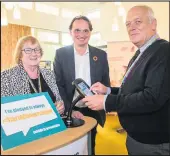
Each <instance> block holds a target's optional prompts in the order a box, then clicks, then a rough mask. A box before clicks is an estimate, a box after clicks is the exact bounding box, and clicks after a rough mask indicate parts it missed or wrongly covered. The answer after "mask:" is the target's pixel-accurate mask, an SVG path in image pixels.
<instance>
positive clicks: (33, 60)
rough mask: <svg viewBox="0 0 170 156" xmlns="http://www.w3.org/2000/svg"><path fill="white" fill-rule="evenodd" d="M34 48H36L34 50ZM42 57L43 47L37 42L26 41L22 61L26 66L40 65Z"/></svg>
mask: <svg viewBox="0 0 170 156" xmlns="http://www.w3.org/2000/svg"><path fill="white" fill-rule="evenodd" d="M32 49H34V50H32ZM41 57H42V53H41V49H40V47H39V45H38V44H37V43H35V44H32V43H31V42H30V41H27V42H25V44H24V45H23V47H22V56H21V61H22V63H23V65H26V66H38V65H39V63H40V60H41Z"/></svg>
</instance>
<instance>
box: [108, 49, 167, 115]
mask: <svg viewBox="0 0 170 156" xmlns="http://www.w3.org/2000/svg"><path fill="white" fill-rule="evenodd" d="M161 48H162V51H160V50H159V51H158V53H156V55H155V56H154V57H153V59H152V60H150V63H149V65H148V67H147V70H145V72H146V73H145V74H146V79H145V83H144V89H143V90H141V91H138V92H134V93H129V94H120V95H111V94H110V95H108V96H107V99H106V104H105V107H106V111H108V112H109V111H117V112H118V113H119V114H144V113H151V112H153V111H157V110H159V109H160V108H161V107H163V105H164V104H167V103H169V102H170V90H169V86H170V63H169V62H170V54H169V51H167V49H168V48H167V49H165V48H163V47H161ZM169 104H170V103H169Z"/></svg>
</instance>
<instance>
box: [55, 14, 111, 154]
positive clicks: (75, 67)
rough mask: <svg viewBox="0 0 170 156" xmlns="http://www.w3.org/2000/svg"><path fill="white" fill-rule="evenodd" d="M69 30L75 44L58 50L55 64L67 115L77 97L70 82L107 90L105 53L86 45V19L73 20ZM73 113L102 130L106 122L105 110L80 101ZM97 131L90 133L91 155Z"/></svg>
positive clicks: (90, 27) (107, 78) (88, 22)
mask: <svg viewBox="0 0 170 156" xmlns="http://www.w3.org/2000/svg"><path fill="white" fill-rule="evenodd" d="M69 29H70V34H71V36H72V39H73V41H74V44H73V45H70V46H66V47H63V48H60V49H58V50H57V51H56V56H55V60H54V72H55V76H56V80H57V85H58V88H59V92H60V95H61V97H62V99H63V101H64V104H65V110H66V111H68V109H69V107H70V106H71V104H72V101H73V99H74V98H76V97H77V95H78V94H77V92H76V91H75V88H74V87H73V86H72V81H74V80H75V79H76V78H82V79H84V80H85V81H86V82H87V84H88V85H89V86H91V85H92V84H94V83H95V82H101V83H103V84H105V85H106V86H110V78H109V67H108V61H107V54H106V52H104V51H103V50H100V49H97V48H95V47H92V46H90V45H88V41H89V39H90V36H91V31H92V29H93V28H92V24H91V22H90V21H89V19H88V18H87V17H85V16H78V17H75V18H74V19H73V20H72V22H71V24H70V26H69ZM74 109H75V110H76V111H78V112H81V113H82V114H83V115H85V116H90V117H93V118H95V119H96V120H97V122H98V123H99V124H100V125H101V126H104V123H105V119H106V115H105V111H104V110H100V111H93V110H91V109H89V108H88V107H87V106H86V105H84V103H83V102H82V101H79V102H78V103H77V104H76V107H75V108H74ZM78 112H73V116H74V115H75V116H76V117H82V116H81V114H78ZM96 128H97V126H96V127H95V128H93V129H92V133H91V138H92V154H93V155H94V154H95V150H94V149H95V137H96V133H97V131H96Z"/></svg>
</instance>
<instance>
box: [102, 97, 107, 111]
mask: <svg viewBox="0 0 170 156" xmlns="http://www.w3.org/2000/svg"><path fill="white" fill-rule="evenodd" d="M107 96H108V95H104V100H103V109H104V110H105V111H106V107H105V102H106V98H107Z"/></svg>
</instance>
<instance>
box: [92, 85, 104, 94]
mask: <svg viewBox="0 0 170 156" xmlns="http://www.w3.org/2000/svg"><path fill="white" fill-rule="evenodd" d="M90 90H92V91H93V92H94V93H97V94H106V93H107V87H106V86H104V85H103V84H101V83H100V82H96V83H94V84H93V85H92V86H91V87H90Z"/></svg>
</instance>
